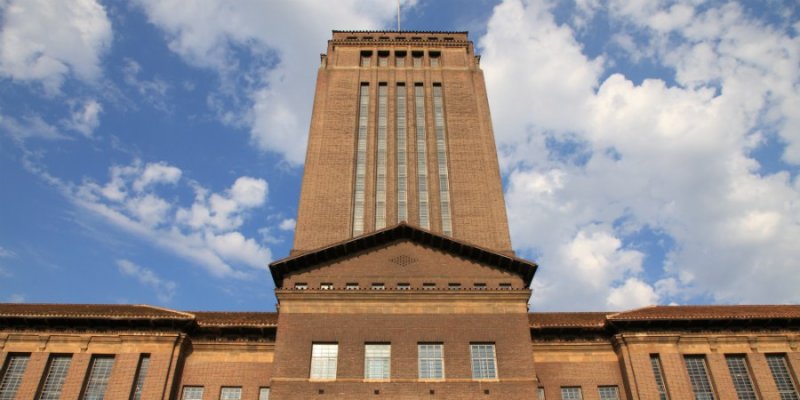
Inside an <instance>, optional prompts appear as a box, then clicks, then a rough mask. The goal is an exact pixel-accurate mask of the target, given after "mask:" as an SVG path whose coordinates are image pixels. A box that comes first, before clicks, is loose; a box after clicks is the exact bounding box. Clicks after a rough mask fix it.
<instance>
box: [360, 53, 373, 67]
mask: <svg viewBox="0 0 800 400" xmlns="http://www.w3.org/2000/svg"><path fill="white" fill-rule="evenodd" d="M371 60H372V52H371V51H362V52H361V66H362V67H369V65H370V61H371Z"/></svg>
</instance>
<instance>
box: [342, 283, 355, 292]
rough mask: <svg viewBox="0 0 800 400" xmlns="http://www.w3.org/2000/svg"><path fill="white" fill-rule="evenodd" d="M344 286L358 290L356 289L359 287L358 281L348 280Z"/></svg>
mask: <svg viewBox="0 0 800 400" xmlns="http://www.w3.org/2000/svg"><path fill="white" fill-rule="evenodd" d="M344 288H345V289H347V290H356V289H358V283H356V282H348V283H347V284H346V285H345V287H344Z"/></svg>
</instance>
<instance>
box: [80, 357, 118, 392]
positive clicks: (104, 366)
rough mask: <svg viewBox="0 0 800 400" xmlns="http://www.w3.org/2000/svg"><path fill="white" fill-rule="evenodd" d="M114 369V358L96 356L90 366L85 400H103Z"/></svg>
mask: <svg viewBox="0 0 800 400" xmlns="http://www.w3.org/2000/svg"><path fill="white" fill-rule="evenodd" d="M113 367H114V356H94V357H92V363H91V365H90V366H89V377H88V378H86V387H85V388H84V390H83V400H103V398H104V397H105V395H106V388H107V387H108V379H109V378H111V368H113Z"/></svg>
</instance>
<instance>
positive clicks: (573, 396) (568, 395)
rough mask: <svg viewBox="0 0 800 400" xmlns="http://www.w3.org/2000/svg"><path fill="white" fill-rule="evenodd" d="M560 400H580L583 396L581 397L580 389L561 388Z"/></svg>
mask: <svg viewBox="0 0 800 400" xmlns="http://www.w3.org/2000/svg"><path fill="white" fill-rule="evenodd" d="M561 399H562V400H581V399H583V396H582V395H581V388H579V387H562V388H561Z"/></svg>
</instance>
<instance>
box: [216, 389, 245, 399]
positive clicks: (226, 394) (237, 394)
mask: <svg viewBox="0 0 800 400" xmlns="http://www.w3.org/2000/svg"><path fill="white" fill-rule="evenodd" d="M241 399H242V388H240V387H224V388H222V391H220V392H219V400H241Z"/></svg>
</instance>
